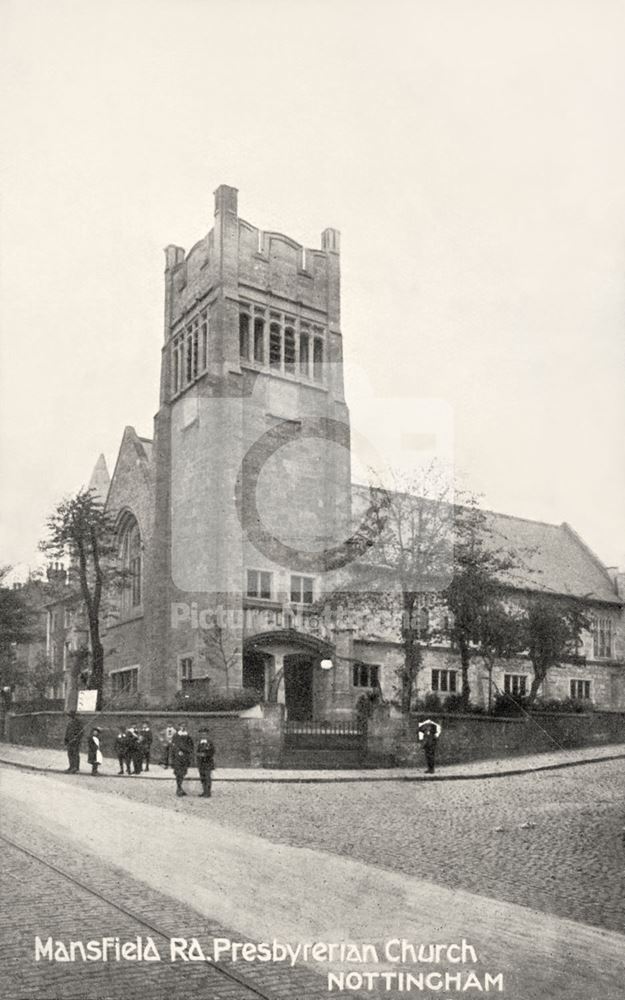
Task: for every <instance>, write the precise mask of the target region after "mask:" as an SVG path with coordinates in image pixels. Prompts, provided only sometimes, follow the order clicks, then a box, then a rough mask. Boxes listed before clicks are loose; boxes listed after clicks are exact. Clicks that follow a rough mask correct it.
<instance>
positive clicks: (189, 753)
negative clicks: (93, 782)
mask: <svg viewBox="0 0 625 1000" xmlns="http://www.w3.org/2000/svg"><path fill="white" fill-rule="evenodd" d="M101 734H102V730H101V729H100V727H99V726H94V727H93V729H92V730H91V732H90V734H89V739H88V741H87V761H88V763H89V764H90V765H91V773H92V774H93V775H97V774H99V771H98V768H99V767H100V765H101V764H102V761H103V754H102V747H101ZM82 737H83V726H82V723H81V722H80V720H79V719H78V717H77V716H76V713H75V712H70V718H69V722H68V724H67V729H66V731H65V747H66V749H67V757H68V761H69V767H68V768H67V772H68V773H69V774H77V773H78V771H79V770H80V744H81V741H82ZM160 739H161V744H162V749H163V756H162V760H161V764H162V766H163V767H164V768H169V767H170V766H171V767H172V769H173V772H174V777H175V779H176V795H178V796H183V795H186V794H187V793H186V792H185V790H184V788H183V781H184V779H185V777H186V775H187V772H188V770H189V768H190V767H191V765H192V763H193V759H194V757H195V762H196V764H197V768H198V771H199V775H200V781H201V783H202V792H201V793H200V794H201V796H202V797H203V798H210V796H211V791H212V772H213V770H214V768H215V746H214V744H213V742H212V740H211V738H210V735H209V731H208V728H207V727H206V726H202V728H201V729H200V731H199V737H198V741H197V746H194V743H193V739H192V737H191V736H190V734H189V732H188V729H187V726H186V724H185V723H184V722H179V723H178V725H177V726H173V725H171V724H169V725H168V726H166V728H165V729H164V730H163V732H162V733H161V734H160ZM152 742H153V736H152V729H151V727H150V724H149V723H148V722H144V723H143V724H142V725H141V726H140V727H139V726H136V725H132V726H128V727H126V726H120V727H119V732H118V733H117V736H116V737H115V746H114V750H115V756H116V757H117V761H118V763H119V771H118V774H119V775H127V774H141V773H142V771H149V770H150V757H151V751H152Z"/></svg>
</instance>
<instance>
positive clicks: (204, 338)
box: [200, 310, 208, 371]
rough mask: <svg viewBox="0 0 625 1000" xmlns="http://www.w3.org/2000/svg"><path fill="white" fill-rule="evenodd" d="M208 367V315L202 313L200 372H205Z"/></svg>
mask: <svg viewBox="0 0 625 1000" xmlns="http://www.w3.org/2000/svg"><path fill="white" fill-rule="evenodd" d="M207 365H208V313H207V312H206V310H205V311H204V312H203V313H202V324H201V327H200V371H205V370H206V366H207Z"/></svg>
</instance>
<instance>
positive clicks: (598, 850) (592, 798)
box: [63, 761, 625, 933]
mask: <svg viewBox="0 0 625 1000" xmlns="http://www.w3.org/2000/svg"><path fill="white" fill-rule="evenodd" d="M63 780H67V781H73V780H76V779H73V778H69V777H68V778H66V779H63ZM80 781H81V782H85V783H88V784H89V787H92V788H95V789H99V790H102V791H106V792H107V793H111V792H113V793H114V794H117V795H122V796H125V797H130V798H134V799H137V800H139V801H142V802H149V803H152V804H160V805H162V806H164V807H165V808H167V809H172V810H176V811H181V812H191V813H193V814H195V815H197V814H202V813H210V816H211V819H212V820H213V821H215V822H217V823H219V824H220V825H223V826H225V827H228V826H232V827H235V828H237V829H242V830H246V831H248V832H252V833H256V834H258V835H260V836H262V837H266V838H268V839H270V840H272V841H274V842H277V843H287V844H291V845H297V846H307V847H315V848H319V849H322V850H325V851H330V852H332V853H334V854H339V855H344V856H351V857H354V858H358V859H359V860H362V861H365V862H368V863H371V864H375V865H377V866H380V867H384V868H388V869H390V870H392V871H395V872H403V873H406V874H409V875H414V876H418V877H421V878H426V879H428V880H430V881H433V882H438V883H440V884H443V885H446V886H450V887H454V888H455V887H458V888H462V889H467V890H469V891H471V892H475V893H479V894H482V895H486V896H490V897H493V898H496V899H502V900H506V901H509V902H514V903H518V904H521V905H524V906H531V907H532V908H534V909H537V910H541V911H543V912H545V913H554V914H557V915H558V916H563V917H568V918H570V919H573V920H578V921H583V922H586V923H589V924H593V925H595V926H598V927H605V928H608V929H611V930H616V931H620V932H621V933H625V841H624V840H623V837H622V831H623V828H625V764H624V762H623V761H608V762H605V763H601V764H589V765H585V766H582V767H573V768H569V769H566V770H562V771H555V772H543V773H539V774H527V775H518V776H509V777H500V778H495V779H490V780H489V779H487V780H483V781H467V782H462V781H456V782H450V783H442V782H441V783H439V784H436V785H427V784H419V785H410V784H402V783H397V784H395V783H371V784H344V785H332V784H323V785H308V784H302V785H275V784H265V785H253V784H245V785H237V784H221V785H216V786H215V794H214V797H213V798H212V799H211V800H210V801H208V802H207V801H206V800H203V799H195V798H193V797H191V796H189V797H188V798H186V799H184V800H182V801H181V800H179V799H176V798H175V796H174V795H173V781H172V784H171V786H168V785H167V784H164V783H162V782H149V781H143V782H142V779H141V777H133V778H131V779H120V781H119V783H118V782H116V781H106V782H102V783H101V785H98V781H97V779H92V778H89V777H88V776H85V777H84V778H80ZM190 787H191V788H193V790H194V791H195V787H194V785H191V786H190Z"/></svg>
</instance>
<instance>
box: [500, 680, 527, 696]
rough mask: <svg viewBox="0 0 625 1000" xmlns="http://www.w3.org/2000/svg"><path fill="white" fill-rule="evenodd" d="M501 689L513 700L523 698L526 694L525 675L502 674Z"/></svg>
mask: <svg viewBox="0 0 625 1000" xmlns="http://www.w3.org/2000/svg"><path fill="white" fill-rule="evenodd" d="M503 689H504V692H505V693H506V694H510V695H512V697H513V698H517V697H518V698H524V697H525V695H526V694H527V674H504V677H503Z"/></svg>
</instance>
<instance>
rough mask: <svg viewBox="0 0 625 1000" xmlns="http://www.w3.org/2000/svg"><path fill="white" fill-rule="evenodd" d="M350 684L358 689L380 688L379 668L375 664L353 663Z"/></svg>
mask: <svg viewBox="0 0 625 1000" xmlns="http://www.w3.org/2000/svg"><path fill="white" fill-rule="evenodd" d="M352 683H353V685H354V687H359V688H377V687H379V686H380V667H379V664H377V663H354V666H353V668H352Z"/></svg>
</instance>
